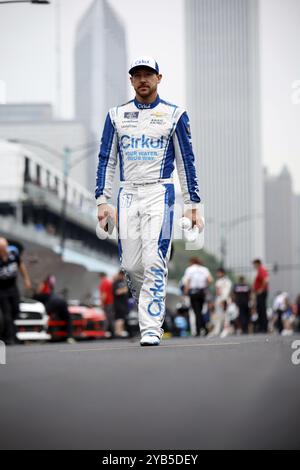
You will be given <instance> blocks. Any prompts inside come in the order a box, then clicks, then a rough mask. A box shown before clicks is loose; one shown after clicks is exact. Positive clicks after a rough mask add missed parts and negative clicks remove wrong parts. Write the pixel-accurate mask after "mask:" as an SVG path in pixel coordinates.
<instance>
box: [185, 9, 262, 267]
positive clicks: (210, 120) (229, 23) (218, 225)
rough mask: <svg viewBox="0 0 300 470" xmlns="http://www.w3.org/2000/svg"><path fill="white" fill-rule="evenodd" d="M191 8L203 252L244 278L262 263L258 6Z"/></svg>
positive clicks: (190, 86)
mask: <svg viewBox="0 0 300 470" xmlns="http://www.w3.org/2000/svg"><path fill="white" fill-rule="evenodd" d="M185 8H186V51H187V54H186V76H187V104H188V106H187V109H188V112H189V114H190V117H191V124H192V134H193V142H194V146H195V151H196V155H197V159H198V164H197V165H198V171H199V179H200V190H201V193H202V197H203V202H204V204H205V215H206V220H207V229H206V235H205V248H206V249H207V250H209V251H211V252H212V253H214V254H216V255H218V256H219V257H222V258H223V261H225V264H226V266H228V267H232V268H235V269H236V270H237V271H243V270H244V268H245V271H246V268H247V267H249V265H250V263H251V260H252V259H253V258H263V257H264V221H263V209H264V202H263V169H262V162H261V139H260V86H259V84H260V66H259V8H258V0H186V3H185Z"/></svg>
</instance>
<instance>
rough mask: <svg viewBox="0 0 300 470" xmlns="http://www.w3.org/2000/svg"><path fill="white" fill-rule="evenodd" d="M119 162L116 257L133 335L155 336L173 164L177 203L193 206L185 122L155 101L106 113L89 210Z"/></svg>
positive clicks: (104, 197)
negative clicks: (133, 312) (129, 301)
mask: <svg viewBox="0 0 300 470" xmlns="http://www.w3.org/2000/svg"><path fill="white" fill-rule="evenodd" d="M118 159H119V164H120V182H121V185H120V186H121V187H120V192H119V197H118V231H119V254H120V260H121V266H122V268H123V269H124V271H125V273H126V276H127V280H128V284H129V287H130V289H131V292H132V294H133V296H134V298H135V300H136V302H137V304H138V312H139V324H140V331H141V336H142V337H143V336H144V335H145V334H154V335H157V336H158V337H161V334H162V332H163V331H162V329H161V327H162V324H163V321H164V315H165V297H166V282H167V274H168V268H167V263H168V259H169V254H170V248H171V238H172V228H173V213H174V202H175V196H174V185H173V180H172V175H173V171H174V164H175V161H176V166H177V171H178V175H179V179H180V184H181V189H182V193H183V199H184V203H185V204H193V205H197V204H199V203H200V196H199V189H198V181H197V177H196V170H195V163H194V161H195V158H194V154H193V150H192V145H191V134H190V127H189V119H188V116H187V114H186V113H185V112H184V110H183V109H181V108H179V107H177V106H175V105H172V104H170V103H167V102H165V101H163V100H161V99H160V98H159V97H157V99H156V101H155V102H154V103H152V104H151V105H148V104H147V105H145V104H141V103H139V102H138V101H137V100H136V99H135V100H132V101H130V102H129V103H127V104H125V105H123V106H119V107H116V108H112V109H111V110H110V111H109V114H108V116H107V118H106V122H105V126H104V131H103V136H102V141H101V147H100V154H99V165H98V171H97V183H96V193H95V195H96V200H97V205H100V204H103V203H107V202H108V201H109V199H110V198H111V195H112V182H113V178H114V173H115V169H116V165H117V160H118Z"/></svg>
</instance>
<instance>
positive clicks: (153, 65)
mask: <svg viewBox="0 0 300 470" xmlns="http://www.w3.org/2000/svg"><path fill="white" fill-rule="evenodd" d="M137 67H148V68H149V69H152V70H153V71H154V72H155V73H157V74H158V73H159V67H158V63H157V62H156V60H155V59H153V57H148V56H142V57H137V58H136V59H135V60H134V61H133V62H132V63H131V65H130V69H129V73H130V75H132V73H133V71H134V69H136V68H137Z"/></svg>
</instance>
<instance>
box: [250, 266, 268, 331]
mask: <svg viewBox="0 0 300 470" xmlns="http://www.w3.org/2000/svg"><path fill="white" fill-rule="evenodd" d="M253 266H254V268H255V269H256V277H255V280H254V283H253V287H252V291H253V292H254V294H255V298H256V311H257V315H258V323H259V331H260V333H267V331H268V318H267V298H268V290H269V273H268V271H267V269H266V268H265V266H263V264H262V262H261V260H260V259H255V260H254V261H253Z"/></svg>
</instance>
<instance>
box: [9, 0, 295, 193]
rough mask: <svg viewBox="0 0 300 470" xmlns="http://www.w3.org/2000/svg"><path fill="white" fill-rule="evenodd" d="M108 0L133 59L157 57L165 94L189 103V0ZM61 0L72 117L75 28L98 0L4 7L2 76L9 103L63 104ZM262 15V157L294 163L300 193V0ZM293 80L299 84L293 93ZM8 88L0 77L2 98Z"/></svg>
mask: <svg viewBox="0 0 300 470" xmlns="http://www.w3.org/2000/svg"><path fill="white" fill-rule="evenodd" d="M109 1H110V4H111V5H112V6H113V8H114V9H115V10H116V11H117V12H118V14H119V16H120V18H121V19H122V20H123V22H124V25H125V26H126V28H127V45H128V58H129V60H131V59H132V58H134V57H135V56H136V55H140V54H147V55H153V56H155V57H156V58H157V61H158V62H159V63H160V66H161V69H162V72H163V74H164V80H165V81H164V82H163V83H162V85H161V90H160V94H161V95H163V96H164V98H165V99H168V100H170V101H174V102H176V103H178V104H181V105H185V96H186V92H188V91H186V90H185V71H184V0H151V2H149V1H146V2H143V0H109ZM57 2H59V4H60V13H61V20H60V31H61V41H60V45H61V71H62V89H61V96H62V99H61V103H60V106H59V111H60V113H61V115H62V116H63V117H65V118H71V117H72V116H73V46H74V33H75V27H76V24H77V21H78V19H79V18H80V16H81V15H82V14H83V12H84V11H85V10H86V9H87V7H88V6H89V5H90V3H91V2H92V0H55V1H54V0H52V4H51V5H50V6H39V5H30V4H28V5H26V4H25V5H22V4H15V5H0V81H1V80H2V81H4V82H5V83H6V97H7V102H39V101H42V102H49V101H51V102H53V103H54V104H56V103H57V92H56V71H57V67H56V49H55V48H56V34H55V31H56V24H57V21H56V11H55V3H57ZM260 21H261V63H262V71H261V76H262V87H261V92H262V149H263V159H264V163H265V164H266V165H267V166H268V168H270V170H271V172H272V173H276V172H278V171H279V170H280V168H281V167H282V165H283V164H287V165H288V167H289V168H290V170H291V172H292V174H293V178H294V183H295V189H296V190H297V192H299V193H300V66H299V65H300V34H299V31H300V28H299V24H300V0H261V19H260ZM151 22H152V25H153V26H152V27H151ZM124 79H126V77H124ZM297 81H298V82H299V83H298V85H297V83H296V82H297ZM293 84H294V85H295V86H296V85H297V86H298V89H299V93H298V95H297V94H296V95H295V96H294V99H293V88H292V87H293ZM2 91H3V86H1V83H0V100H1V94H2V95H3V93H2ZM294 93H295V91H294ZM297 98H298V99H297ZM297 102H298V104H296V103H297Z"/></svg>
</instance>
